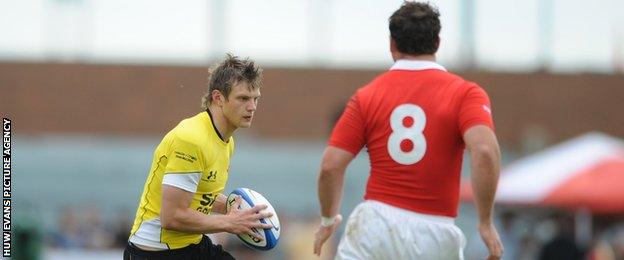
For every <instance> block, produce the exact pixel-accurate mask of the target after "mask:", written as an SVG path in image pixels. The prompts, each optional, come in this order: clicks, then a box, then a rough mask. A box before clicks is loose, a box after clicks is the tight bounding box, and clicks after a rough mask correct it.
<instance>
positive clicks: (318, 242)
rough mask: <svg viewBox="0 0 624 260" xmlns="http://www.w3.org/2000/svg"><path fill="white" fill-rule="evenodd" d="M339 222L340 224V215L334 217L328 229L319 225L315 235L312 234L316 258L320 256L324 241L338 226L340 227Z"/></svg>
mask: <svg viewBox="0 0 624 260" xmlns="http://www.w3.org/2000/svg"><path fill="white" fill-rule="evenodd" d="M340 222H342V215H340V214H338V215H337V216H336V221H335V222H334V224H333V225H331V226H329V227H324V226H322V225H319V228H318V229H317V230H316V233H315V234H314V254H315V255H317V256H320V255H321V248H322V247H323V244H325V241H327V239H328V238H329V237H330V236H331V235H332V234H333V233H334V231H336V229H337V228H338V226H340Z"/></svg>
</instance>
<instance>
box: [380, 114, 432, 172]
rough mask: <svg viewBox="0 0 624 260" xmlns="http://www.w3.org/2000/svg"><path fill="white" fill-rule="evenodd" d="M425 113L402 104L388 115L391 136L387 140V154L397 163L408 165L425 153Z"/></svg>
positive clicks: (415, 161) (418, 159)
mask: <svg viewBox="0 0 624 260" xmlns="http://www.w3.org/2000/svg"><path fill="white" fill-rule="evenodd" d="M426 123H427V117H426V116H425V111H423V109H422V108H420V107H419V106H417V105H414V104H402V105H399V106H397V107H396V108H395V109H394V110H392V114H390V128H392V134H390V138H388V154H390V157H392V159H393V160H394V161H396V162H397V163H400V164H403V165H410V164H414V163H417V162H418V161H420V160H421V159H422V158H423V156H425V152H426V151H427V140H425V136H424V134H423V131H424V130H425V124H426Z"/></svg>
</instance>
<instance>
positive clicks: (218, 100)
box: [210, 89, 225, 106]
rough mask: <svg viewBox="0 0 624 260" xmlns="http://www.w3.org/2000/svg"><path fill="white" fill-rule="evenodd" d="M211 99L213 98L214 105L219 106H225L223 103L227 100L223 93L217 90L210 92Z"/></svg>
mask: <svg viewBox="0 0 624 260" xmlns="http://www.w3.org/2000/svg"><path fill="white" fill-rule="evenodd" d="M210 97H211V98H212V101H211V102H212V103H214V104H216V105H217V106H221V105H223V101H224V99H225V98H224V97H223V94H222V93H221V91H219V90H216V89H215V90H212V92H210Z"/></svg>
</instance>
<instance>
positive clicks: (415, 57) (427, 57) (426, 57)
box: [394, 53, 436, 62]
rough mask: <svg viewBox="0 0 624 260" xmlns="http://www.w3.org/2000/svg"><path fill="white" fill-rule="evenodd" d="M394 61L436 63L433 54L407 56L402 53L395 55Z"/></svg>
mask: <svg viewBox="0 0 624 260" xmlns="http://www.w3.org/2000/svg"><path fill="white" fill-rule="evenodd" d="M394 60H395V61H397V60H423V61H433V62H436V56H435V54H427V55H409V54H403V53H397V54H396V55H395V57H394Z"/></svg>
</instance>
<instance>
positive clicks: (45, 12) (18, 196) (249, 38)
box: [0, 0, 624, 259]
mask: <svg viewBox="0 0 624 260" xmlns="http://www.w3.org/2000/svg"><path fill="white" fill-rule="evenodd" d="M401 3H402V1H398V0H396V1H376V0H357V1H356V0H316V1H315V0H266V1H241V0H232V1H221V0H188V1H183V2H180V1H162V0H150V1H146V0H136V1H122V0H106V1H104V0H21V1H11V0H0V114H1V115H2V116H3V117H8V118H11V119H12V120H13V123H12V128H13V137H14V138H13V147H14V149H13V160H14V161H13V176H12V178H13V236H14V237H13V246H14V248H13V252H12V253H13V259H121V252H122V250H123V249H122V247H123V246H124V245H125V243H126V240H127V237H128V232H129V229H130V224H131V222H132V221H133V219H134V214H135V210H136V207H137V205H138V201H139V198H140V195H141V192H142V189H143V185H144V181H145V178H146V176H147V173H148V170H149V167H150V163H151V161H150V160H151V155H152V153H153V150H154V148H155V147H156V145H157V144H158V143H159V141H160V139H161V138H162V136H164V134H165V133H166V132H167V131H168V130H170V129H171V128H172V127H174V126H175V125H176V124H177V123H178V122H179V121H180V120H181V119H183V118H185V117H189V116H192V115H195V114H196V113H197V112H199V111H200V109H201V108H200V99H201V96H202V94H203V93H204V91H205V90H206V78H207V67H208V66H209V65H210V64H212V63H213V62H215V61H216V60H218V59H219V58H221V57H223V56H224V54H225V53H227V52H231V53H233V54H236V55H239V56H243V57H251V58H252V59H255V60H256V61H257V62H258V63H259V64H260V65H261V66H262V67H263V68H264V70H265V74H264V87H263V89H262V100H261V102H260V104H259V109H258V113H257V114H256V117H255V119H254V123H253V127H252V128H251V129H244V130H239V131H237V133H236V138H237V148H236V153H235V156H234V158H233V160H232V162H231V169H230V180H229V182H228V185H227V187H226V192H229V191H231V190H233V189H234V188H237V187H248V188H252V189H254V190H257V191H259V192H260V193H262V194H264V195H265V196H266V197H267V198H268V199H269V200H270V201H271V202H272V203H273V206H275V208H276V210H277V212H278V213H279V217H280V220H281V222H282V225H283V233H282V234H281V239H280V243H279V245H278V247H277V248H276V249H274V250H272V251H270V252H264V253H258V252H255V251H253V250H251V249H249V248H247V247H245V246H244V245H243V244H242V243H241V242H240V241H239V240H238V239H237V238H236V237H235V236H232V235H227V234H216V235H213V238H214V239H215V240H217V241H219V242H221V243H223V244H224V246H225V248H226V249H227V250H229V251H231V252H232V254H233V255H234V256H235V257H238V258H240V259H308V258H310V259H315V258H313V257H311V251H312V241H313V232H314V230H315V227H316V225H317V224H318V222H319V220H318V211H319V210H318V206H317V199H316V177H317V172H318V169H319V162H320V157H321V153H322V151H323V149H324V146H325V142H326V141H327V138H328V136H329V133H330V130H331V128H332V126H333V122H334V121H335V120H336V119H337V117H338V116H339V115H340V113H341V111H342V109H343V106H344V104H345V102H346V101H347V100H348V98H349V97H350V96H351V95H352V94H353V93H354V91H355V90H356V89H357V88H359V87H361V86H363V85H364V84H366V83H367V82H368V81H370V80H372V79H373V78H374V77H375V76H376V75H378V74H379V73H381V72H383V71H385V70H387V69H388V68H389V67H390V66H391V64H392V60H391V58H390V54H389V50H388V46H389V43H388V37H389V36H388V35H389V33H388V29H387V27H388V25H387V21H388V17H389V16H390V14H391V13H392V12H393V11H394V10H396V9H397V8H398V7H399V6H400V5H401ZM432 3H434V4H435V5H437V6H438V7H439V9H440V12H441V20H442V32H441V38H442V43H441V47H440V50H439V53H438V61H439V63H441V64H442V65H444V66H445V67H446V68H447V69H449V70H450V71H452V72H454V73H457V74H459V75H461V76H463V77H464V78H466V79H468V80H471V81H475V82H477V83H478V84H480V85H481V86H482V87H483V88H485V89H486V91H487V92H488V93H489V95H490V98H491V100H492V106H493V109H492V110H493V114H494V120H495V124H496V128H497V134H498V137H499V141H500V143H501V146H502V150H503V153H502V155H503V173H502V175H501V183H500V186H499V193H498V195H497V201H498V202H497V208H496V219H497V225H498V228H499V231H500V233H501V236H502V238H503V242H504V244H505V247H506V255H505V259H539V258H540V256H545V255H547V254H548V253H558V252H559V251H565V252H568V253H570V252H572V253H574V252H578V255H582V256H581V258H580V259H624V193H623V191H624V189H623V188H624V144H623V141H622V139H621V138H624V117H623V115H622V114H623V113H624V15H622V14H623V10H624V1H620V0H595V1H591V2H587V1H580V0H565V1H564V0H534V1H514V0H497V1H495V0H449V1H432ZM368 170H369V166H368V158H367V155H366V153H365V152H362V153H360V155H359V156H358V157H357V159H356V160H355V161H354V162H353V163H352V164H351V166H350V167H349V168H348V171H347V177H346V178H347V180H346V184H345V192H344V201H343V204H342V213H343V215H348V214H349V213H350V212H351V210H352V209H353V208H354V207H355V205H357V203H359V202H360V201H362V195H363V192H364V187H365V183H366V178H367V175H368ZM462 174H463V176H464V178H465V180H466V182H465V183H463V185H462V187H463V188H465V189H462V200H463V201H464V203H462V204H461V206H460V216H459V218H458V219H457V224H458V225H459V226H460V227H461V228H462V230H463V231H464V233H465V234H466V237H467V239H468V246H467V247H466V250H465V255H466V258H467V259H484V257H485V255H486V251H485V247H484V246H483V245H482V242H481V240H480V238H479V236H478V233H477V231H476V213H475V211H474V207H473V206H472V203H471V198H472V195H471V192H470V188H469V187H470V185H469V183H468V181H467V180H468V179H469V175H470V173H469V170H468V164H467V162H466V160H465V166H464V171H463V173H462ZM340 232H342V231H340ZM339 235H340V234H339ZM334 238H335V241H333V243H330V245H329V246H328V247H327V248H326V252H325V254H324V256H323V259H330V258H331V257H332V255H333V250H334V248H335V245H336V244H337V242H338V240H337V236H336V237H334ZM551 259H552V258H551Z"/></svg>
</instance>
